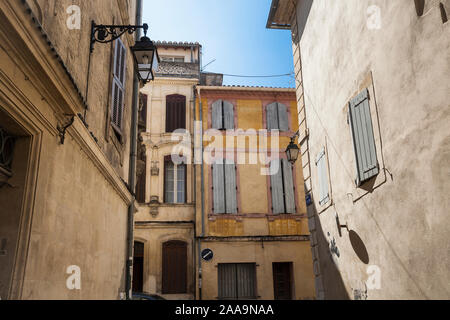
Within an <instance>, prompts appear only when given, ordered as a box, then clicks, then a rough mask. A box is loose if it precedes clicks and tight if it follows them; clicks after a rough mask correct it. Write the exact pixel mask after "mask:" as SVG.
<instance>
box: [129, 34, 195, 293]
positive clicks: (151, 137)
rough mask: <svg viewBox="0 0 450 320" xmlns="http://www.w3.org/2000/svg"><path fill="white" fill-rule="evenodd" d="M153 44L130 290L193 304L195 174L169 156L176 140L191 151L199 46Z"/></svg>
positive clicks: (144, 92) (143, 119)
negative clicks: (155, 59)
mask: <svg viewBox="0 0 450 320" xmlns="http://www.w3.org/2000/svg"><path fill="white" fill-rule="evenodd" d="M156 45H157V47H158V53H159V56H160V59H161V63H160V65H159V70H158V72H157V73H156V74H155V80H154V81H153V82H152V83H150V84H148V85H147V86H145V87H144V88H143V89H142V90H141V94H142V95H143V96H144V98H143V99H142V101H144V103H143V106H142V107H143V108H142V110H141V124H142V127H141V133H140V150H141V151H140V152H139V156H140V158H139V164H138V173H140V175H139V177H138V190H137V194H138V195H139V196H138V200H139V207H138V212H137V213H136V216H135V234H134V240H135V256H134V272H133V277H134V283H133V284H134V290H137V291H145V292H149V293H154V294H159V295H161V296H163V297H165V298H167V299H194V296H195V273H194V272H195V268H194V214H195V200H194V187H193V181H194V170H193V165H192V164H191V163H189V162H188V161H187V159H184V160H183V161H181V162H179V163H178V162H176V163H174V161H172V157H171V155H172V152H174V150H176V148H177V145H178V144H179V141H178V140H179V139H180V138H183V139H184V140H185V141H186V144H185V146H184V148H186V150H191V149H192V148H193V144H192V142H190V141H191V140H192V137H193V134H192V132H193V128H194V127H193V126H194V121H193V119H194V86H195V85H196V84H198V83H199V82H200V63H199V62H200V52H201V46H200V45H199V44H198V43H177V42H157V43H156ZM178 132H179V133H178ZM180 151H182V150H180ZM176 152H178V151H176Z"/></svg>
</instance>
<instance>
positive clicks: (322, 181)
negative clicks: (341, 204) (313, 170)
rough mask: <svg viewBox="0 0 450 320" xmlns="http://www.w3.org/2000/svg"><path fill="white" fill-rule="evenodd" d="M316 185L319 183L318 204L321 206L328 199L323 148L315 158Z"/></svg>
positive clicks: (325, 157)
mask: <svg viewBox="0 0 450 320" xmlns="http://www.w3.org/2000/svg"><path fill="white" fill-rule="evenodd" d="M316 167H317V175H318V178H317V180H318V185H319V204H320V205H321V206H323V205H324V204H326V203H327V202H328V201H329V200H330V193H329V188H328V175H327V156H326V152H325V148H323V150H322V151H321V152H320V153H319V155H318V156H317V159H316Z"/></svg>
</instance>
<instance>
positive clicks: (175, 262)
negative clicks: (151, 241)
mask: <svg viewBox="0 0 450 320" xmlns="http://www.w3.org/2000/svg"><path fill="white" fill-rule="evenodd" d="M162 293H163V294H179V293H187V244H186V242H183V241H169V242H166V243H164V244H163V248H162Z"/></svg>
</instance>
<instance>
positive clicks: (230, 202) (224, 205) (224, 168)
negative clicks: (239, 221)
mask: <svg viewBox="0 0 450 320" xmlns="http://www.w3.org/2000/svg"><path fill="white" fill-rule="evenodd" d="M212 180H213V181H212V182H213V201H214V205H213V212H214V213H215V214H227V213H231V214H233V213H237V212H238V207H237V196H236V193H237V186H236V165H235V164H234V162H233V161H232V160H228V159H226V160H225V163H224V160H222V159H220V160H217V161H216V162H215V163H214V164H213V165H212Z"/></svg>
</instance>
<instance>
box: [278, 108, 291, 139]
mask: <svg viewBox="0 0 450 320" xmlns="http://www.w3.org/2000/svg"><path fill="white" fill-rule="evenodd" d="M277 105H278V128H279V129H280V131H284V132H286V131H289V116H288V109H287V107H286V106H285V105H284V104H282V103H277Z"/></svg>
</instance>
